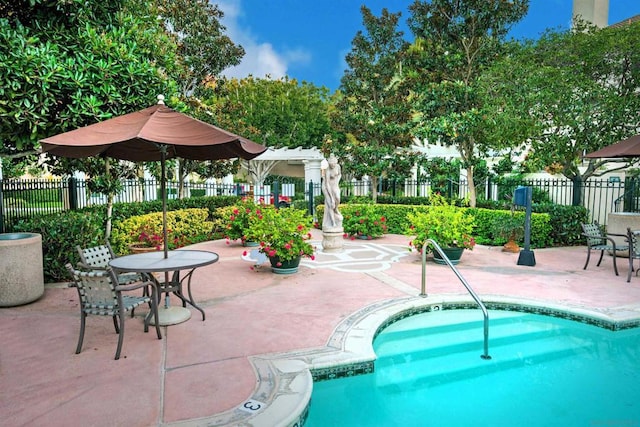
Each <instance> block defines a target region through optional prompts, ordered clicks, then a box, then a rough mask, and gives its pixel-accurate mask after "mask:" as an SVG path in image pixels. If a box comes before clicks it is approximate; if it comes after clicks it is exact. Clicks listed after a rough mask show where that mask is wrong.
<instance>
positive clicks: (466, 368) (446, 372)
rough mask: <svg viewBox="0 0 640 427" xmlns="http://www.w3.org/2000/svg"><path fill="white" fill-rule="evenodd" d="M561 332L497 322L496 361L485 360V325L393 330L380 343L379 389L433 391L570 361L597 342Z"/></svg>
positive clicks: (492, 350)
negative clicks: (551, 362)
mask: <svg viewBox="0 0 640 427" xmlns="http://www.w3.org/2000/svg"><path fill="white" fill-rule="evenodd" d="M524 316H527V315H524ZM450 320H451V319H450ZM423 324H424V322H423ZM561 331H562V328H561V327H558V326H556V327H550V326H549V324H546V323H544V322H536V321H532V320H531V319H530V318H529V319H527V318H526V317H522V318H520V319H518V318H513V317H504V318H498V319H492V320H491V321H490V339H489V354H490V355H491V356H492V359H491V360H484V359H481V358H480V355H482V354H483V352H484V347H483V345H484V343H483V322H482V321H479V322H478V321H471V322H470V321H467V319H462V320H460V321H458V323H455V324H449V325H446V326H444V325H436V326H433V327H431V326H430V327H426V328H425V327H420V328H415V329H414V328H412V327H411V326H409V327H408V328H406V327H405V328H404V329H403V330H402V331H400V330H398V331H393V330H392V331H390V332H391V334H387V333H386V332H385V334H384V335H381V338H382V339H381V340H377V341H376V346H375V347H376V354H377V355H378V359H377V360H376V383H377V385H378V386H380V387H391V388H398V389H399V390H401V389H403V388H405V387H421V386H425V385H429V386H433V385H437V384H440V383H445V382H447V383H449V382H452V381H457V380H462V379H468V378H470V377H476V376H480V375H485V374H489V373H491V372H494V371H496V370H504V369H510V368H518V367H520V366H523V365H524V364H531V363H538V362H542V361H544V360H550V359H555V358H563V357H568V356H570V355H573V354H575V352H576V351H579V350H580V349H581V348H584V347H589V346H591V345H592V341H590V340H586V339H582V338H580V336H573V337H572V338H571V339H569V340H567V337H566V335H565V336H563V335H562V333H561ZM379 341H380V342H379ZM408 363H411V364H412V365H413V367H412V370H411V371H412V372H414V373H415V374H413V377H407V376H406V374H404V373H402V372H403V371H405V370H404V368H403V365H406V364H408Z"/></svg>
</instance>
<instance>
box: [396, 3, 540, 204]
mask: <svg viewBox="0 0 640 427" xmlns="http://www.w3.org/2000/svg"><path fill="white" fill-rule="evenodd" d="M528 4H529V1H528V0H512V1H504V0H432V1H430V2H425V1H419V0H416V1H415V2H414V3H413V4H412V5H411V6H410V7H409V10H410V11H411V16H410V18H409V27H410V28H411V31H412V32H413V33H414V35H415V37H416V40H415V41H414V43H413V45H412V46H411V49H410V50H409V55H408V58H409V59H408V60H407V69H406V70H405V76H406V77H405V82H404V84H405V85H407V86H408V87H410V88H411V94H410V96H409V97H408V102H409V103H410V104H411V106H412V108H413V110H414V115H413V120H414V129H413V132H414V133H415V134H416V135H417V136H418V137H420V138H426V139H427V140H428V141H440V142H442V143H444V144H446V145H455V146H456V148H457V149H458V152H459V153H460V157H461V159H462V162H463V166H464V167H465V168H466V170H467V182H468V185H469V197H470V200H469V203H470V205H471V206H475V204H476V189H475V181H474V168H475V167H476V166H477V165H478V162H479V160H480V158H481V156H482V154H483V153H486V152H488V151H489V150H491V149H492V148H495V144H494V143H493V141H492V139H491V135H489V134H488V133H487V130H488V129H489V128H488V127H487V125H486V122H487V120H489V116H488V115H487V111H485V110H484V104H483V102H482V101H483V98H482V96H481V94H480V89H479V87H478V77H479V76H480V75H481V73H482V71H483V70H484V69H485V68H487V67H488V66H490V65H491V63H492V62H493V61H495V60H496V59H497V58H499V56H500V55H501V47H502V44H501V43H502V41H503V40H504V37H505V36H506V34H507V32H508V30H509V28H510V26H511V25H512V24H514V23H516V22H518V21H519V20H520V19H521V18H522V17H523V16H524V15H525V14H526V12H527V10H528Z"/></svg>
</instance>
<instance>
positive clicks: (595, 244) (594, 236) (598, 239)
mask: <svg viewBox="0 0 640 427" xmlns="http://www.w3.org/2000/svg"><path fill="white" fill-rule="evenodd" d="M582 231H583V232H582V236H584V237H585V238H586V241H587V262H585V264H584V268H583V270H586V269H587V266H588V265H589V259H590V258H591V250H592V249H593V250H596V251H600V259H599V260H598V264H597V266H600V263H601V262H602V257H603V256H604V251H610V252H611V254H612V255H613V270H614V271H615V272H616V276H618V266H617V264H616V252H617V251H626V250H628V249H629V245H621V244H617V243H616V242H615V240H614V239H613V237H622V238H625V239H626V238H627V235H626V234H613V233H605V232H604V231H603V230H602V227H600V224H598V223H597V222H593V223H591V224H582Z"/></svg>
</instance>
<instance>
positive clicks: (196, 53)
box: [156, 0, 244, 97]
mask: <svg viewBox="0 0 640 427" xmlns="http://www.w3.org/2000/svg"><path fill="white" fill-rule="evenodd" d="M156 3H157V5H158V9H157V10H158V15H159V16H160V17H162V18H163V20H164V26H165V29H166V31H167V34H171V36H172V37H173V38H174V40H175V44H176V46H177V49H178V52H177V53H178V59H179V64H178V75H177V76H176V80H177V81H178V82H179V85H180V93H181V94H182V95H183V96H185V97H188V96H191V95H193V94H194V93H196V92H197V89H198V88H199V87H200V86H201V85H202V83H203V82H204V81H205V79H206V78H207V77H209V76H218V75H219V74H220V73H221V72H222V71H223V70H224V69H226V68H228V67H231V66H234V65H238V64H239V63H240V60H241V59H242V57H243V56H244V49H243V48H242V46H240V45H236V44H235V43H233V41H232V40H231V39H230V38H229V36H227V35H226V34H225V30H226V28H225V27H224V26H223V25H222V24H221V23H220V20H221V19H222V18H223V17H224V13H223V12H222V11H221V10H220V8H219V6H218V5H217V4H214V3H212V2H209V0H157V1H156Z"/></svg>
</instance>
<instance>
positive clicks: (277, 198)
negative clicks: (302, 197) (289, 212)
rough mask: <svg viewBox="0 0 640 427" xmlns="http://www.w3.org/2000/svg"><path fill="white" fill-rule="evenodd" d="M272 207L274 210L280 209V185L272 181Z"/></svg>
mask: <svg viewBox="0 0 640 427" xmlns="http://www.w3.org/2000/svg"><path fill="white" fill-rule="evenodd" d="M271 185H273V205H274V206H275V207H276V209H280V185H279V182H278V181H273V182H272V183H271Z"/></svg>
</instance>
